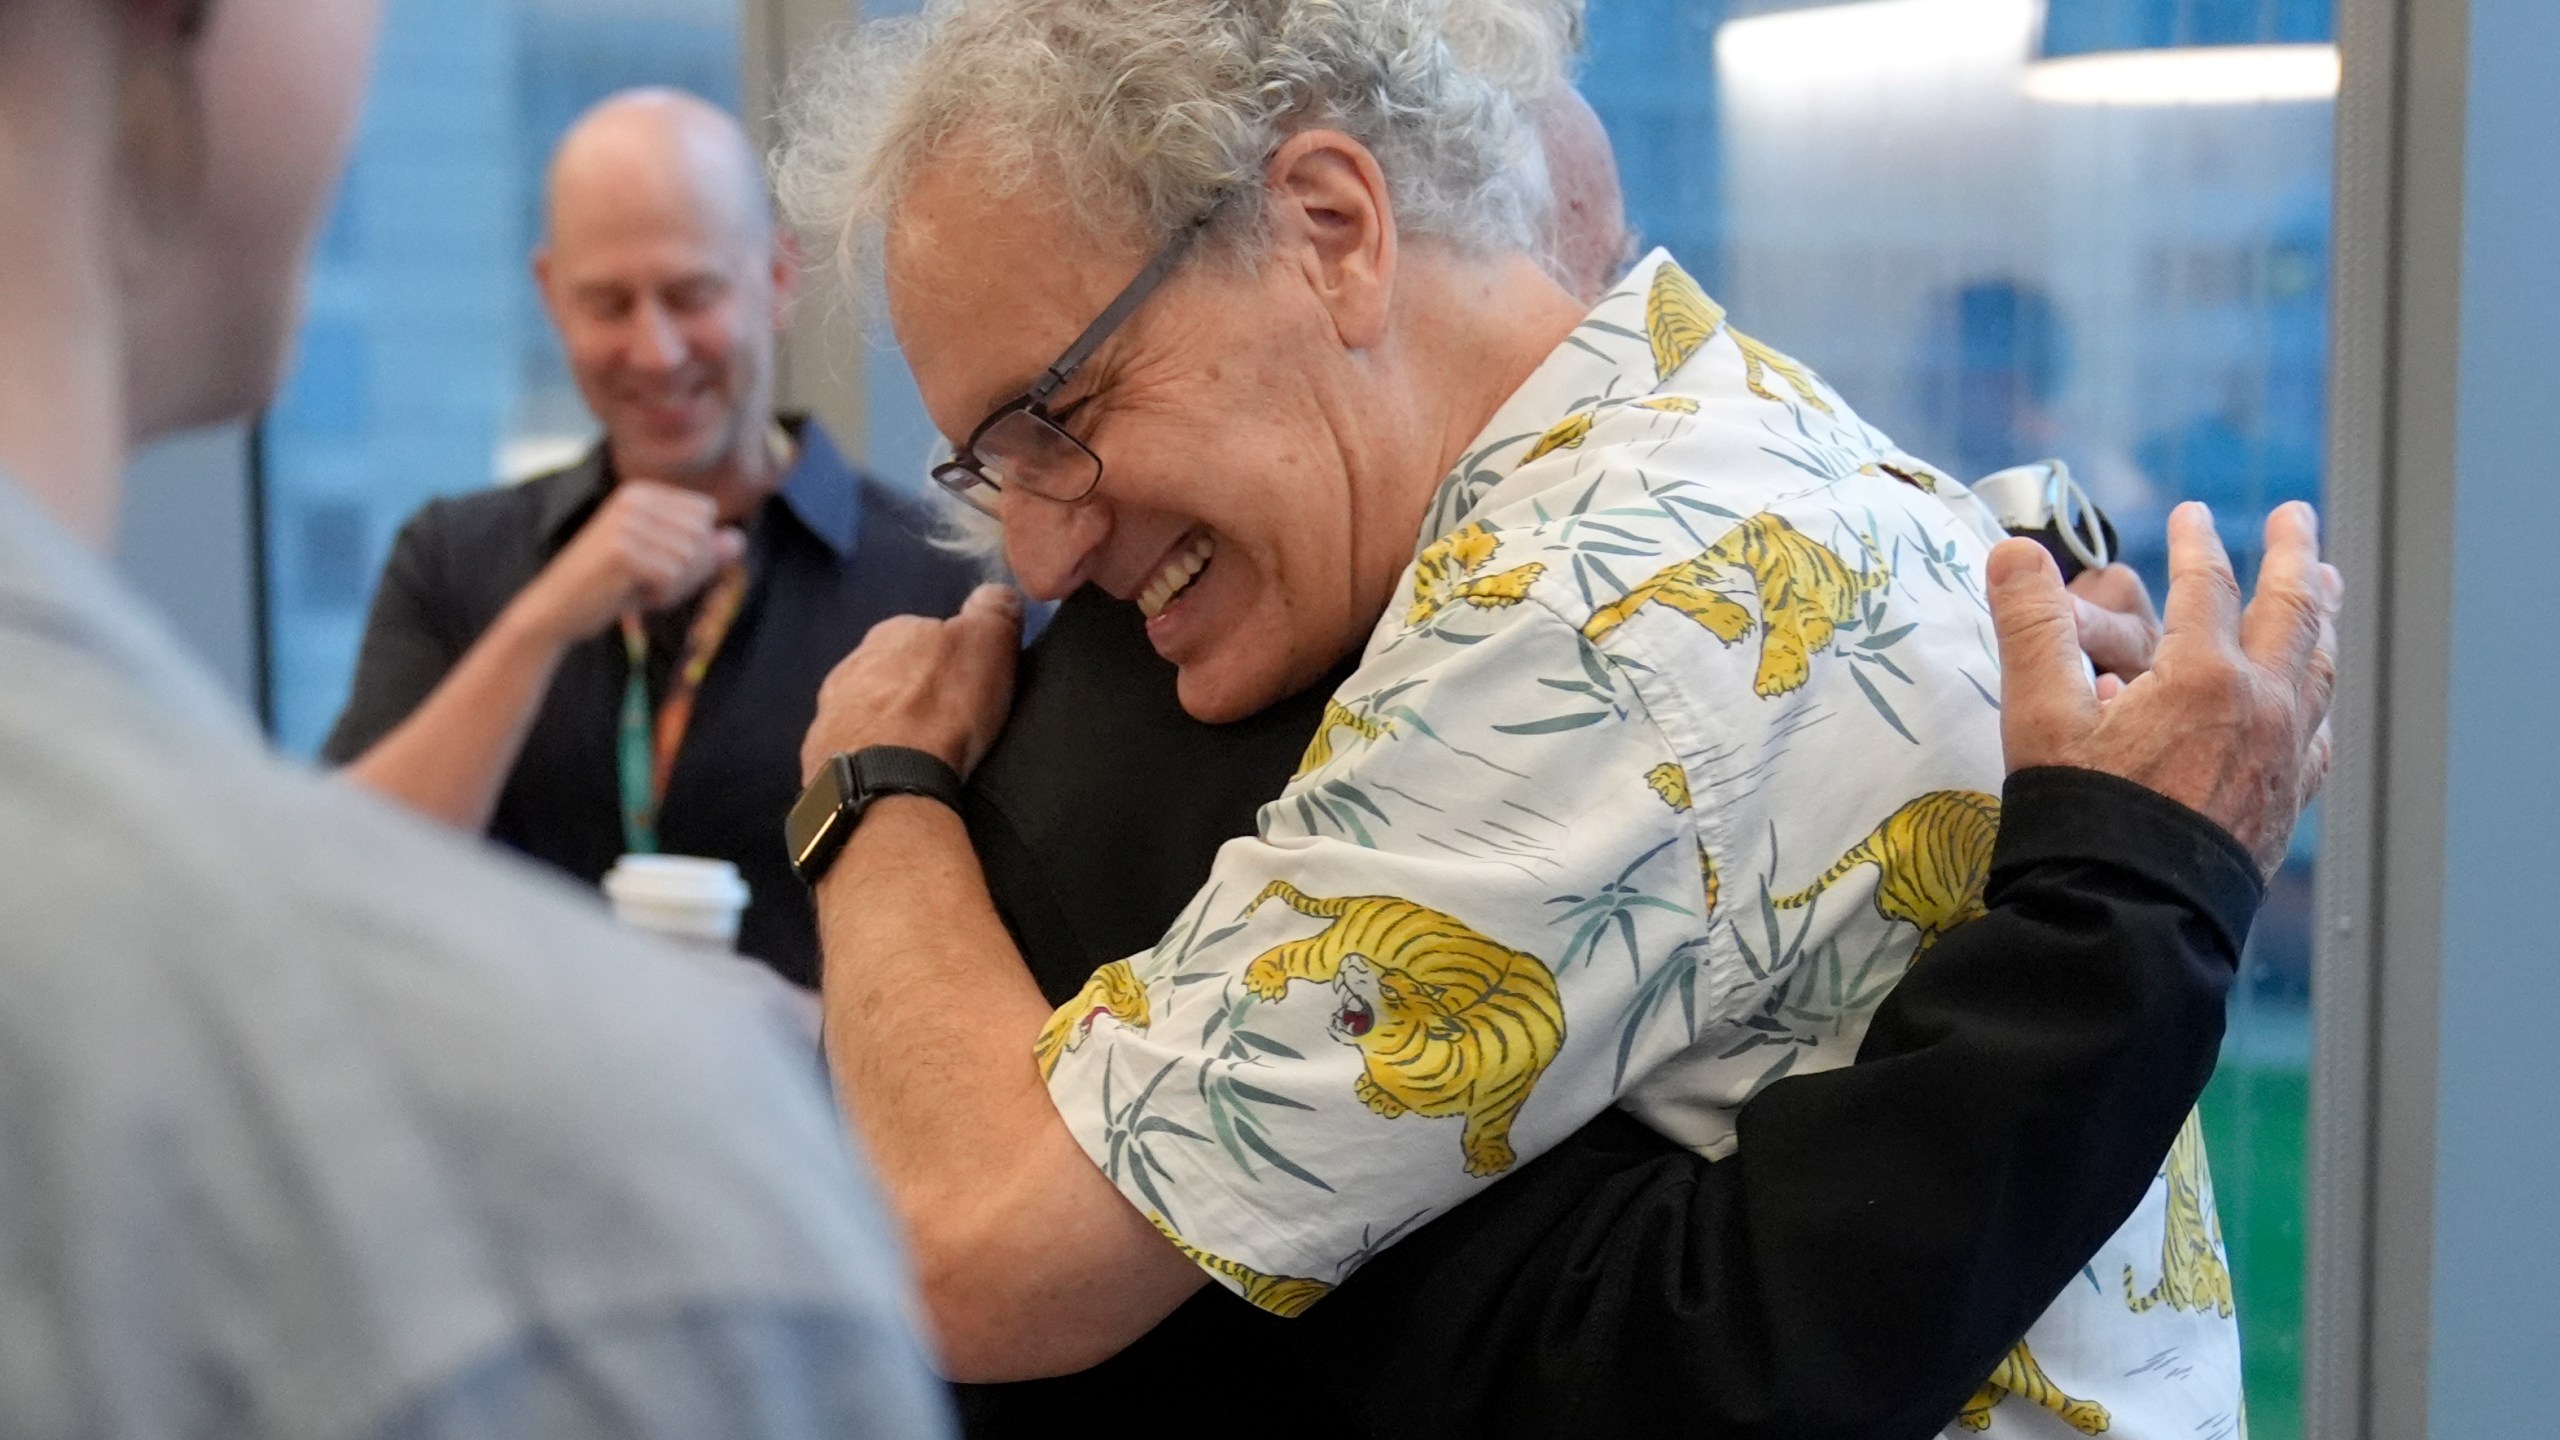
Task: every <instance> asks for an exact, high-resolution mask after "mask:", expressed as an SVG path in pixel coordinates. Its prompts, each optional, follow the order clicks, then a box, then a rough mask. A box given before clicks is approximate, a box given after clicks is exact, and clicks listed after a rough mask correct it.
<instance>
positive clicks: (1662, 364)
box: [1644, 262, 1724, 380]
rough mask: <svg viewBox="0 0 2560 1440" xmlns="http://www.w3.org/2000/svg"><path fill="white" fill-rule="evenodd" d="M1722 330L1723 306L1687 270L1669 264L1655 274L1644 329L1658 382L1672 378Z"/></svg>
mask: <svg viewBox="0 0 2560 1440" xmlns="http://www.w3.org/2000/svg"><path fill="white" fill-rule="evenodd" d="M1722 328H1724V307H1723V306H1721V305H1719V304H1717V303H1716V302H1715V301H1713V300H1710V299H1708V298H1707V292H1706V291H1704V290H1702V289H1700V288H1699V287H1698V282H1697V281H1695V280H1692V279H1690V278H1689V272H1688V271H1686V270H1683V269H1681V268H1680V267H1679V266H1677V265H1673V264H1669V263H1667V262H1666V263H1665V264H1664V265H1663V267H1662V268H1661V269H1659V270H1656V271H1654V272H1653V286H1652V288H1651V289H1649V290H1647V291H1646V292H1645V297H1644V330H1645V335H1646V337H1647V338H1648V339H1650V340H1651V341H1652V342H1653V374H1654V378H1655V379H1657V380H1668V379H1670V378H1671V372H1672V371H1674V370H1677V369H1679V368H1680V367H1681V366H1683V365H1686V364H1688V363H1689V357H1690V356H1692V355H1695V354H1697V353H1698V350H1699V348H1700V347H1701V346H1703V345H1705V344H1706V343H1707V342H1708V341H1709V340H1711V339H1713V338H1715V333H1716V331H1718V330H1720V329H1722Z"/></svg>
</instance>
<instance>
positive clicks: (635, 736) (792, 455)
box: [615, 423, 800, 855]
mask: <svg viewBox="0 0 2560 1440" xmlns="http://www.w3.org/2000/svg"><path fill="white" fill-rule="evenodd" d="M765 444H766V446H767V447H768V448H769V449H770V450H771V452H772V455H773V466H774V472H775V473H776V474H778V475H788V474H790V473H791V469H792V467H793V466H795V465H797V464H798V463H799V462H800V443H799V442H798V441H797V440H795V439H793V438H792V435H791V432H790V431H788V430H786V429H784V428H783V427H782V426H781V425H780V424H779V423H776V424H775V425H774V426H773V427H772V428H771V429H770V430H768V431H766V432H765ZM746 598H747V568H746V565H745V564H744V563H743V562H740V563H734V564H731V565H728V566H724V567H723V568H722V569H721V571H720V573H719V574H718V575H717V576H715V577H713V579H712V581H711V585H710V588H709V589H707V590H705V591H703V593H702V608H701V609H699V610H696V611H695V612H694V615H693V624H692V625H691V626H690V627H689V628H688V629H687V630H686V631H685V637H684V649H682V650H681V651H679V652H677V654H676V665H675V672H674V673H673V674H672V675H670V676H669V677H668V679H667V698H666V700H665V701H664V702H663V703H661V704H660V705H659V706H658V713H657V715H656V716H655V718H654V719H653V718H652V717H651V716H650V714H649V631H648V629H647V627H646V626H644V625H642V624H641V621H640V617H639V616H637V615H625V616H623V617H622V653H623V654H624V655H625V656H626V657H628V658H629V660H630V662H631V664H630V668H631V674H630V676H629V678H627V679H625V680H624V681H623V683H622V724H621V735H620V738H619V743H618V746H617V756H616V759H617V762H618V763H617V764H616V766H615V772H616V778H617V779H618V780H619V781H620V783H621V788H622V848H623V849H624V850H626V851H628V852H629V853H631V854H634V855H655V854H657V853H658V807H659V806H660V805H662V804H664V803H665V802H666V798H667V777H668V776H669V775H671V774H673V773H674V772H675V768H676V751H677V750H678V749H680V748H681V747H682V746H683V745H684V732H685V731H686V730H687V729H689V728H691V726H692V724H693V702H694V700H695V698H696V697H697V696H698V695H700V693H701V691H702V677H703V676H704V675H706V674H709V673H710V671H711V661H712V657H714V656H716V655H718V654H719V653H720V646H721V645H722V644H723V643H724V642H726V641H727V640H728V638H729V627H730V625H731V624H733V623H735V622H736V620H737V618H738V607H739V606H740V605H742V604H744V603H745V601H746Z"/></svg>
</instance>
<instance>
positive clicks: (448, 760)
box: [343, 610, 567, 831]
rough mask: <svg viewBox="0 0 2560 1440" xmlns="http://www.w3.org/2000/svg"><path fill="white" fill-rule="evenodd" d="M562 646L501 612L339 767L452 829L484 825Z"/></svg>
mask: <svg viewBox="0 0 2560 1440" xmlns="http://www.w3.org/2000/svg"><path fill="white" fill-rule="evenodd" d="M566 649H567V647H566V646H565V645H563V644H562V643H561V642H560V641H559V640H557V639H555V638H553V637H551V636H549V635H548V634H546V633H545V632H544V631H543V630H542V629H541V628H540V627H538V626H536V625H534V624H532V623H530V622H528V621H527V620H525V619H524V618H523V617H521V616H519V615H517V614H516V613H515V612H514V611H513V610H510V611H508V612H506V613H503V614H501V615H500V616H499V617H498V620H497V622H496V623H495V624H493V625H491V626H490V627H489V630H488V632H487V633H486V634H484V635H482V636H481V637H480V639H479V641H478V643H476V644H474V645H473V646H472V647H471V649H470V650H469V651H467V652H465V653H464V655H463V657H462V661H461V663H460V664H458V665H456V666H454V667H453V671H452V673H451V674H448V675H447V676H445V678H444V681H443V683H442V684H439V685H438V686H436V688H435V690H434V691H433V692H432V693H430V694H429V695H428V696H427V698H426V701H425V702H424V703H423V704H421V705H419V707H418V708H417V710H416V711H414V712H413V713H411V715H410V716H409V718H408V719H406V720H403V721H401V722H400V724H399V725H398V726H397V727H396V728H394V729H393V730H392V731H391V733H390V734H388V735H385V736H383V737H382V739H381V740H380V741H379V742H378V743H376V744H375V745H374V746H373V748H372V749H370V750H367V751H366V752H364V754H362V755H360V756H358V757H357V758H356V759H355V760H354V761H353V762H351V763H349V764H348V766H347V767H346V770H345V771H344V772H343V773H344V774H345V775H346V776H347V778H349V779H351V780H353V781H355V782H356V783H357V784H360V785H363V786H364V787H366V788H367V789H370V790H374V791H377V792H379V793H381V794H384V795H388V796H390V797H391V798H392V799H394V800H397V801H399V802H400V803H402V804H404V805H407V806H408V807H409V808H411V809H413V810H416V811H418V812H419V813H421V814H424V815H428V816H431V817H433V818H435V819H438V820H442V821H444V822H445V823H446V824H448V825H452V826H454V827H456V828H458V829H463V830H470V831H480V830H486V829H487V828H488V827H489V817H490V815H491V814H492V813H494V812H495V811H496V810H497V808H498V793H499V791H500V790H501V789H503V788H504V786H505V784H506V779H507V772H508V771H509V770H512V769H513V768H515V763H516V756H517V755H518V754H520V753H521V752H522V751H523V749H524V738H525V735H526V733H527V732H528V731H530V730H531V729H532V728H533V717H534V716H535V715H536V714H537V713H538V712H539V711H540V710H541V708H542V697H543V695H544V693H545V692H546V691H548V690H549V689H550V687H551V677H552V674H553V673H554V672H555V671H557V670H558V669H559V667H560V657H561V655H562V654H563V653H564V652H565V650H566Z"/></svg>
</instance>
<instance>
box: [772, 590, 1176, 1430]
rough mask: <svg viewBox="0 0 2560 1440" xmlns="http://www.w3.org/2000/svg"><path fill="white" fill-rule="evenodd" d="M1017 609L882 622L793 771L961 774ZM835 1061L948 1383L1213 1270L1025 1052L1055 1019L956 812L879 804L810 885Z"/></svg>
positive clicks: (972, 757) (827, 703)
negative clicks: (1098, 1152)
mask: <svg viewBox="0 0 2560 1440" xmlns="http://www.w3.org/2000/svg"><path fill="white" fill-rule="evenodd" d="M1020 626H1021V607H1020V601H1019V598H1018V597H1016V596H1015V595H1014V594H1013V592H1012V591H1010V590H1005V589H1002V588H1000V587H993V586H990V587H987V588H984V589H981V590H980V591H978V593H977V594H975V595H973V596H971V597H970V599H969V603H968V605H967V606H966V607H964V608H963V609H962V611H961V613H960V614H959V615H958V616H956V617H954V618H953V619H950V620H944V621H936V620H924V619H919V618H915V617H906V618H902V619H898V620H892V621H889V622H887V623H886V624H883V625H881V626H880V627H878V628H877V629H875V630H873V631H872V633H871V636H870V638H868V639H867V640H865V641H864V642H863V646H862V648H861V649H860V650H858V651H856V652H855V654H854V656H853V658H851V659H849V660H847V661H846V662H845V664H844V666H843V667H840V668H839V669H838V670H837V672H836V673H835V674H834V675H833V676H830V677H829V678H828V681H827V688H826V692H825V693H824V694H822V696H821V698H820V701H819V706H818V719H817V722H816V724H815V725H813V726H812V728H811V730H810V736H809V743H808V745H807V746H806V747H805V748H804V750H803V756H802V759H803V765H802V769H803V771H804V772H805V773H815V770H816V767H817V766H818V765H819V764H820V763H823V762H824V760H825V759H826V758H827V757H828V756H830V755H834V754H838V753H842V752H845V751H851V750H859V749H862V748H863V747H865V746H867V745H888V744H894V745H907V746H912V747H914V748H916V749H921V750H927V751H930V752H932V753H935V754H938V755H940V756H941V757H942V758H943V759H944V760H945V761H947V762H949V763H950V764H951V765H952V766H953V767H954V768H956V769H959V770H961V771H962V772H963V773H966V772H967V770H969V769H970V768H971V767H972V766H974V765H975V763H976V762H977V760H978V758H979V757H980V756H982V755H983V754H984V753H985V751H986V747H987V746H988V745H989V744H991V743H993V741H994V738H995V734H996V731H997V730H999V729H1001V728H1002V726H1003V717H1004V714H1005V710H1006V708H1007V705H1008V704H1009V700H1010V695H1011V688H1012V679H1013V661H1014V651H1015V646H1016V641H1017V637H1018V635H1019V634H1020ZM817 902H818V938H819V945H820V948H821V950H822V951H823V952H824V954H825V957H826V959H825V970H824V987H825V1003H826V1048H827V1062H828V1065H829V1067H830V1068H831V1070H832V1071H833V1073H834V1075H835V1080H836V1086H837V1090H838V1092H839V1094H840V1095H841V1096H842V1098H843V1101H844V1106H845V1109H846V1111H847V1112H848V1113H849V1114H850V1115H851V1117H852V1119H853V1123H854V1126H855V1129H856V1130H857V1131H858V1132H859V1133H860V1135H861V1137H862V1140H863V1143H864V1145H865V1147H866V1148H867V1149H868V1150H869V1152H870V1155H871V1160H872V1164H873V1167H874V1170H875V1171H876V1173H877V1175H878V1177H879V1180H880V1185H881V1188H882V1190H883V1191H885V1192H886V1193H887V1195H888V1197H889V1202H890V1204H891V1205H892V1206H893V1207H894V1208H895V1209H896V1210H897V1212H898V1214H899V1216H900V1218H901V1219H902V1220H903V1221H904V1222H905V1224H906V1229H907V1239H908V1243H909V1245H910V1247H911V1248H912V1251H913V1254H914V1258H915V1263H916V1272H917V1279H918V1283H919V1287H920V1288H921V1290H922V1291H923V1294H924V1300H925V1308H926V1311H927V1313H928V1315H929V1317H930V1319H931V1321H932V1326H933V1330H934V1332H935V1336H936V1338H937V1339H938V1341H939V1343H940V1347H941V1359H942V1364H943V1367H944V1369H945V1372H946V1373H947V1374H948V1375H950V1376H951V1378H953V1379H956V1380H968V1381H994V1380H1021V1379H1029V1378H1032V1377H1035V1376H1041V1375H1059V1374H1066V1373H1068V1372H1071V1371H1075V1370H1081V1369H1083V1368H1085V1367H1087V1366H1089V1365H1092V1364H1095V1363H1096V1362H1098V1361H1101V1360H1104V1359H1107V1358H1109V1357H1110V1356H1111V1355H1113V1354H1116V1353H1117V1352H1118V1351H1120V1350H1121V1349H1122V1348H1124V1347H1125V1346H1127V1345H1128V1344H1129V1343H1130V1342H1131V1341H1133V1340H1135V1339H1137V1338H1138V1337H1139V1336H1141V1335H1144V1334H1145V1333H1146V1332H1147V1331H1149V1330H1151V1329H1153V1328H1154V1327H1155V1324H1156V1322H1157V1321H1159V1320H1161V1319H1163V1318H1164V1317H1165V1316H1166V1315H1168V1314H1170V1313H1171V1312H1172V1310H1173V1308H1174V1307H1175V1306H1176V1305H1179V1304H1181V1303H1182V1301H1183V1299H1184V1298H1185V1297H1187V1296H1189V1295H1190V1294H1191V1293H1192V1292H1193V1291H1195V1290H1197V1289H1199V1288H1200V1286H1201V1285H1202V1284H1203V1283H1204V1282H1205V1280H1206V1278H1207V1277H1206V1276H1205V1275H1203V1274H1202V1272H1201V1271H1200V1269H1199V1268H1198V1267H1197V1266H1195V1265H1193V1264H1192V1263H1191V1262H1190V1261H1189V1260H1187V1259H1185V1258H1183V1256H1182V1254H1181V1253H1180V1252H1179V1251H1177V1250H1175V1249H1174V1248H1173V1246H1172V1245H1171V1244H1169V1243H1167V1242H1166V1240H1165V1239H1164V1237H1163V1236H1161V1235H1159V1234H1157V1233H1156V1230H1155V1227H1154V1226H1152V1225H1150V1224H1149V1223H1148V1222H1147V1219H1146V1217H1145V1216H1143V1215H1140V1214H1139V1213H1138V1212H1137V1211H1136V1210H1135V1209H1134V1208H1132V1207H1131V1206H1130V1204H1129V1202H1128V1201H1127V1200H1126V1199H1124V1198H1122V1196H1121V1194H1120V1192H1119V1191H1118V1190H1116V1189H1114V1188H1113V1187H1112V1185H1111V1182H1110V1181H1109V1180H1108V1179H1106V1178H1104V1176H1103V1173H1102V1171H1101V1170H1099V1169H1097V1168H1096V1167H1095V1166H1094V1163H1093V1162H1092V1160H1090V1159H1088V1158H1087V1157H1086V1155H1085V1153H1084V1150H1083V1149H1082V1147H1080V1146H1079V1145H1078V1144H1077V1143H1076V1140H1075V1137H1074V1136H1073V1135H1071V1134H1070V1133H1068V1130H1067V1125H1066V1121H1065V1120H1063V1119H1062V1118H1060V1116H1059V1114H1058V1110H1057V1107H1056V1105H1055V1104H1053V1103H1052V1102H1051V1101H1050V1098H1049V1091H1048V1087H1047V1086H1046V1085H1045V1084H1043V1083H1042V1080H1041V1076H1040V1070H1039V1066H1038V1064H1037V1062H1036V1061H1035V1060H1034V1059H1033V1058H1032V1043H1033V1041H1034V1040H1036V1039H1037V1038H1038V1036H1039V1033H1040V1028H1041V1026H1042V1025H1044V1024H1045V1023H1047V1021H1048V1019H1049V1014H1050V1009H1049V1005H1048V1002H1047V1001H1045V1000H1043V999H1042V998H1041V997H1040V991H1039V988H1038V987H1037V986H1036V985H1034V984H1033V983H1032V980H1031V974H1030V972H1029V971H1028V970H1026V969H1025V968H1024V967H1023V964H1022V957H1021V954H1020V952H1019V951H1018V950H1017V949H1016V948H1015V946H1014V943H1013V937H1012V936H1011V935H1009V934H1008V933H1006V931H1005V928H1004V924H1003V922H1002V921H1001V920H1000V919H998V918H997V915H996V909H995V902H994V901H993V900H992V899H990V898H989V896H988V894H987V885H986V877H985V874H984V872H983V871H981V870H980V869H979V866H978V857H977V852H976V851H975V850H974V849H972V848H971V847H970V844H969V832H968V830H967V828H966V827H965V826H963V825H962V823H961V820H960V817H959V816H958V815H957V814H955V813H953V812H952V811H950V810H949V809H947V808H945V807H943V806H941V805H939V804H937V803H935V802H933V801H930V800H922V799H915V798H910V797H895V796H893V797H890V798H888V799H884V800H881V801H879V802H877V803H876V804H874V805H873V807H872V808H871V810H870V811H868V812H867V813H866V814H865V816H864V818H863V821H862V824H861V826H860V827H859V828H857V829H856V830H855V831H854V834H853V838H852V839H851V840H850V841H849V842H848V843H847V845H846V847H845V850H844V853H842V854H841V855H839V856H837V857H836V861H835V865H834V867H833V868H832V869H831V870H830V871H829V872H828V875H827V878H826V879H825V880H824V881H823V882H822V883H821V884H820V885H819V887H818V892H817Z"/></svg>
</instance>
